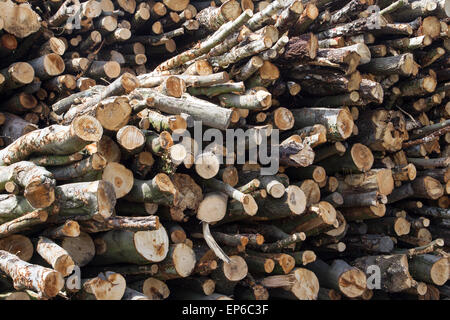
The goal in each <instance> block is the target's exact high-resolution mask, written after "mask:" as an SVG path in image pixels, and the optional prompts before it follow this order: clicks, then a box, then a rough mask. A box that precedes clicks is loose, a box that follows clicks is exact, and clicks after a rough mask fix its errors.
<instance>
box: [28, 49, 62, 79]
mask: <svg viewBox="0 0 450 320" xmlns="http://www.w3.org/2000/svg"><path fill="white" fill-rule="evenodd" d="M28 63H29V64H30V65H31V66H32V67H33V69H34V74H35V75H36V77H38V78H39V79H41V80H46V79H49V78H52V77H54V76H57V75H60V74H61V73H63V72H64V69H65V64H64V60H63V59H62V58H61V56H59V55H57V54H56V53H49V54H47V55H45V56H42V57H40V58H36V59H34V60H31V61H29V62H28Z"/></svg>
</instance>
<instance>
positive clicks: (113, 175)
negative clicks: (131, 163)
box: [102, 162, 134, 199]
mask: <svg viewBox="0 0 450 320" xmlns="http://www.w3.org/2000/svg"><path fill="white" fill-rule="evenodd" d="M102 179H103V180H105V181H108V182H109V183H111V185H112V186H113V187H114V191H115V194H116V198H117V199H119V198H122V197H123V196H125V195H126V194H128V192H130V190H131V188H133V181H134V178H133V172H132V171H131V170H129V169H127V168H126V167H125V166H123V165H122V164H120V163H117V162H110V163H108V164H107V165H106V167H105V169H104V170H103V174H102Z"/></svg>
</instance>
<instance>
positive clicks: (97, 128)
mask: <svg viewBox="0 0 450 320" xmlns="http://www.w3.org/2000/svg"><path fill="white" fill-rule="evenodd" d="M72 130H73V131H74V133H75V134H76V135H77V136H78V137H79V138H80V139H82V140H84V141H88V142H98V141H100V139H101V138H102V135H103V128H102V125H101V124H100V122H99V121H98V120H97V119H95V118H94V117H91V116H87V115H85V116H81V117H77V118H75V120H73V122H72Z"/></svg>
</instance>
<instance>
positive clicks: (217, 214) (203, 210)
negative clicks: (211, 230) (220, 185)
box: [197, 192, 228, 223]
mask: <svg viewBox="0 0 450 320" xmlns="http://www.w3.org/2000/svg"><path fill="white" fill-rule="evenodd" d="M227 200H228V196H227V195H226V194H225V193H222V192H210V193H207V194H205V195H204V197H203V200H202V201H201V202H200V204H199V207H198V210H197V219H198V220H200V221H205V222H208V223H212V222H217V221H220V220H222V219H223V217H225V214H226V211H227Z"/></svg>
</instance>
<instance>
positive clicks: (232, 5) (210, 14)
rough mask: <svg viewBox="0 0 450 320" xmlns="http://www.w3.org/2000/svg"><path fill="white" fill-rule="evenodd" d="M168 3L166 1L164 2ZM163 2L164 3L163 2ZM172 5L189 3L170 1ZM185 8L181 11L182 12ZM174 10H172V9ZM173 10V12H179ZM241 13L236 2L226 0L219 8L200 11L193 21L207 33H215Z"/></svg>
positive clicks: (185, 0) (186, 0)
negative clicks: (206, 30) (207, 31)
mask: <svg viewBox="0 0 450 320" xmlns="http://www.w3.org/2000/svg"><path fill="white" fill-rule="evenodd" d="M165 1H168V0H165ZM165 1H164V2H165ZM171 2H173V3H180V2H186V6H187V3H188V2H189V1H188V0H184V1H175V0H172V1H171ZM184 9H185V8H183V9H181V10H184ZM172 10H174V9H172ZM181 10H174V11H181ZM241 13H242V10H241V6H240V5H239V2H238V1H235V0H228V1H225V2H224V3H223V4H222V5H221V6H220V7H208V8H205V9H203V10H201V11H200V12H199V13H198V14H197V15H196V16H195V19H196V20H197V21H198V22H199V23H200V25H201V26H203V27H205V28H206V29H208V30H209V31H216V30H217V29H219V28H220V27H221V26H222V25H223V24H224V23H226V22H227V21H231V20H234V19H236V18H237V17H239V15H240V14H241Z"/></svg>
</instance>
